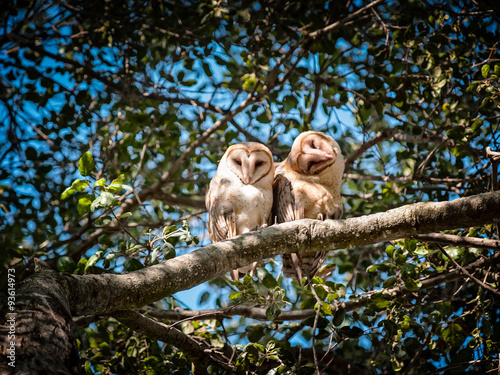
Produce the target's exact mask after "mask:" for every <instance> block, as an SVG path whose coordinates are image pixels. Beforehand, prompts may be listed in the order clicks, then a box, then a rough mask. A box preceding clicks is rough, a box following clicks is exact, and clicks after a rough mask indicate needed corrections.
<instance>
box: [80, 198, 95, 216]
mask: <svg viewBox="0 0 500 375" xmlns="http://www.w3.org/2000/svg"><path fill="white" fill-rule="evenodd" d="M91 198H93V197H91V196H90V195H86V196H84V197H81V198H80V199H78V206H77V210H78V213H79V214H80V216H83V215H85V214H88V213H89V212H90V205H91V204H92V199H91Z"/></svg>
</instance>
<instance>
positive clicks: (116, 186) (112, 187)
mask: <svg viewBox="0 0 500 375" xmlns="http://www.w3.org/2000/svg"><path fill="white" fill-rule="evenodd" d="M108 189H109V190H110V191H112V192H113V193H116V192H118V191H119V190H120V189H123V190H127V191H134V189H133V188H132V186H128V185H124V184H111V185H109V188H108Z"/></svg>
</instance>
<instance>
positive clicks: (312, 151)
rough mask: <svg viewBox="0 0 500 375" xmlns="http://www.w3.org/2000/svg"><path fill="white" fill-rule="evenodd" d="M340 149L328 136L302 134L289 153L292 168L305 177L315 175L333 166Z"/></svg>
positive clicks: (315, 133) (310, 133)
mask: <svg viewBox="0 0 500 375" xmlns="http://www.w3.org/2000/svg"><path fill="white" fill-rule="evenodd" d="M339 155H340V147H339V145H338V144H337V142H335V140H334V139H333V138H331V137H330V136H328V135H326V134H323V133H319V132H306V133H302V134H301V135H300V136H299V137H297V139H295V141H294V144H293V146H292V150H291V152H290V157H291V162H292V168H293V169H294V170H296V171H297V172H300V173H303V174H306V175H315V174H318V173H320V172H322V171H324V170H325V169H326V168H328V167H329V166H331V165H333V164H334V163H335V162H336V160H337V158H338V156H339Z"/></svg>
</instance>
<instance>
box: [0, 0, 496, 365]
mask: <svg viewBox="0 0 500 375" xmlns="http://www.w3.org/2000/svg"><path fill="white" fill-rule="evenodd" d="M488 4H489V3H487V2H483V1H479V2H477V1H468V0H464V1H455V0H454V1H425V0H415V1H387V0H375V1H372V2H364V1H347V2H342V1H335V2H333V1H326V2H325V1H316V0H312V1H308V2H301V1H260V2H254V1H246V0H243V1H234V2H233V1H232V2H227V3H226V2H221V1H203V0H201V1H157V0H153V1H148V2H142V1H119V0H109V1H98V0H91V1H74V2H71V1H68V2H65V1H56V2H51V1H48V0H42V1H9V2H7V3H6V4H5V6H4V7H3V9H2V10H1V28H0V29H1V31H0V41H1V43H0V48H1V53H0V71H1V80H2V85H1V90H0V116H1V117H2V121H1V125H0V126H1V128H2V129H3V131H2V134H1V137H2V138H1V139H0V142H1V144H3V145H4V146H3V147H2V151H1V152H0V163H1V164H0V165H1V169H0V182H1V186H0V189H1V191H2V194H1V196H0V205H1V209H2V211H3V212H2V217H3V218H2V221H1V222H0V229H1V231H2V234H1V235H0V240H1V245H2V249H4V250H3V251H2V253H1V254H0V261H1V263H2V266H3V267H2V268H7V267H14V266H15V267H16V268H17V269H18V274H20V275H24V274H27V273H29V267H30V264H31V263H29V262H28V260H29V259H30V258H32V257H37V258H41V259H43V260H46V261H47V262H48V263H49V264H50V265H51V266H53V267H54V268H56V267H57V269H58V270H60V271H65V272H70V273H75V274H89V273H97V274H99V273H103V272H111V273H127V272H133V271H135V270H138V269H141V268H143V267H148V266H151V265H153V264H156V263H162V262H165V261H167V260H168V259H170V258H173V257H175V256H177V255H179V254H183V253H186V252H190V251H192V250H193V249H195V248H198V247H200V246H202V245H205V244H208V243H209V240H208V239H207V236H206V230H205V220H206V210H205V208H204V201H203V195H204V191H205V188H206V186H207V183H208V182H209V180H210V177H212V176H213V175H214V172H215V169H216V165H217V162H218V160H219V159H220V157H221V156H222V154H223V153H224V151H225V149H226V148H227V146H228V145H229V144H233V143H236V142H241V141H259V142H262V143H265V144H267V145H268V146H269V147H270V149H271V150H272V151H273V153H274V155H275V156H276V161H279V160H283V159H284V158H285V157H286V155H287V153H288V150H289V148H290V146H291V143H292V141H293V138H294V137H296V136H297V135H298V134H299V133H300V132H302V131H305V130H309V129H314V130H319V131H324V132H326V133H328V134H330V135H332V136H333V137H334V138H335V139H336V140H337V141H338V142H339V144H340V146H341V148H342V150H343V153H344V155H345V157H346V161H347V163H346V174H345V181H344V184H343V189H342V191H343V193H344V213H345V214H344V218H347V217H356V216H361V215H366V214H371V213H376V212H383V211H387V210H388V209H391V208H395V207H399V206H403V205H406V204H410V203H416V202H422V201H424V202H425V201H447V200H453V199H456V198H458V197H465V196H469V195H474V194H480V193H484V192H488V191H492V190H496V189H498V177H497V167H498V157H497V159H496V160H495V159H494V157H493V156H491V154H490V153H489V152H487V148H488V147H489V148H491V150H497V151H498V150H499V149H500V133H499V132H498V124H499V117H500V113H499V104H500V90H499V82H500V81H499V79H500V56H499V52H498V44H499V42H498V41H499V40H500V31H499V23H498V21H499V19H498V15H497V13H495V11H494V10H492V9H490V6H489V5H488ZM448 234H449V235H453V236H454V237H452V239H453V241H457V238H458V237H460V239H462V240H463V241H462V242H461V243H460V244H459V245H457V244H449V241H451V240H450V238H448V240H449V241H448V245H441V244H438V242H443V241H444V240H443V238H444V237H439V238H438V239H437V240H433V239H429V238H420V239H419V238H407V239H402V240H400V241H395V242H393V243H380V244H374V245H370V246H364V247H359V248H350V249H345V250H338V251H334V252H332V253H330V256H329V260H328V262H327V263H326V264H327V267H326V268H325V270H324V271H323V273H322V276H323V278H315V280H314V282H313V287H312V288H311V287H305V288H303V287H300V286H298V285H297V284H296V283H291V282H290V280H285V279H283V277H282V276H281V275H280V268H279V264H280V259H279V258H277V259H272V260H270V261H269V262H268V263H267V264H266V266H265V267H261V268H259V270H258V272H257V275H256V276H255V277H254V278H253V279H251V278H250V277H245V278H244V279H243V280H242V281H241V282H234V283H233V282H230V281H229V279H228V278H226V277H222V278H218V279H215V280H212V281H210V282H209V283H206V284H204V287H203V290H202V291H201V292H200V295H199V296H196V297H195V298H194V299H196V301H195V302H196V303H195V304H194V306H193V305H190V306H191V308H203V309H207V310H209V311H208V312H207V311H205V312H204V313H205V314H207V315H203V317H202V318H199V317H196V316H194V317H190V315H189V313H188V311H187V310H189V308H188V307H187V305H186V302H185V300H184V299H183V298H186V295H184V297H176V296H173V297H170V298H166V299H164V300H161V301H158V302H157V303H156V304H155V305H154V306H148V307H146V308H145V309H143V311H142V312H144V313H147V314H149V315H150V316H153V317H156V318H157V319H166V321H168V322H169V324H171V325H173V326H174V325H175V327H177V328H180V329H181V330H182V333H184V334H185V335H188V336H190V337H194V338H195V340H198V339H199V340H201V339H203V340H204V341H203V342H204V343H206V344H207V345H208V346H209V347H210V348H211V349H213V350H219V351H221V352H223V353H225V355H226V357H224V358H226V359H228V360H227V361H226V362H225V363H221V364H220V365H219V366H217V365H216V364H214V363H212V364H211V366H210V367H209V371H210V372H211V373H221V374H222V373H224V371H236V372H237V373H244V372H245V371H249V372H257V373H269V374H277V373H287V372H288V373H294V374H310V373H314V372H315V371H317V372H324V373H327V374H334V373H346V371H347V370H346V369H347V368H348V367H349V368H350V371H352V372H353V373H374V374H378V373H392V372H396V371H402V373H404V374H426V373H429V374H430V373H436V371H438V369H441V370H439V371H449V372H450V373H451V372H453V371H458V372H464V371H468V372H477V373H484V372H486V371H489V370H492V369H496V368H498V361H499V357H498V353H499V351H500V310H499V309H500V304H499V296H498V292H497V291H496V290H497V289H498V280H499V277H500V273H499V272H500V270H499V268H498V260H496V258H495V260H491V262H490V263H485V264H487V265H488V266H486V265H485V266H484V268H481V269H470V268H467V267H468V265H469V264H471V263H472V262H474V261H478V260H484V259H486V260H488V259H489V258H491V259H493V258H492V257H493V255H494V250H497V251H498V250H499V245H498V243H497V245H496V247H495V246H493V245H491V243H490V242H488V243H486V244H485V243H479V242H477V243H475V244H474V245H472V244H471V243H470V242H467V239H469V238H470V237H477V238H480V239H481V240H484V239H486V240H487V239H492V240H497V241H498V225H494V224H492V225H484V226H480V227H472V228H459V229H457V230H455V231H450V232H449V233H448ZM199 241H200V242H199ZM20 260H23V262H20ZM457 267H459V268H460V267H463V268H462V269H466V270H468V271H467V272H470V273H473V272H475V273H474V275H475V276H474V277H475V280H479V282H480V283H478V282H476V281H474V280H473V279H471V278H468V279H467V282H459V281H457V280H452V281H446V282H442V283H440V284H437V285H432V286H428V285H430V284H426V282H427V281H428V280H434V279H437V278H438V277H440V276H441V275H443V274H445V273H446V272H447V271H449V270H451V269H455V268H457ZM2 282H4V278H3V277H2ZM487 287H489V288H487ZM397 288H400V289H401V290H404V291H405V292H404V293H399V294H391V290H392V291H393V290H395V289H397ZM143 293H147V291H143ZM365 296H369V297H370V298H369V299H367V302H366V303H365V304H363V305H362V306H358V307H356V308H354V307H353V308H352V309H351V308H346V306H354V304H352V305H349V303H350V302H353V303H354V302H355V301H357V300H358V299H360V298H361V297H365ZM192 300H193V297H191V300H190V301H189V303H191V302H192ZM341 303H345V305H341ZM233 304H235V305H237V307H235V308H234V309H232V310H231V309H226V308H225V307H227V306H229V305H233ZM247 305H249V306H251V307H252V306H257V307H260V308H264V309H265V310H264V311H265V316H264V317H263V316H261V315H256V313H255V311H254V310H252V309H246V310H245V306H247ZM214 308H223V312H221V311H218V312H215V311H213V310H212V309H214ZM311 309H313V310H311ZM243 310H245V311H246V312H244V311H243ZM291 311H293V312H297V313H298V315H297V316H298V318H292V317H291V315H287V313H290V312H291ZM301 311H302V312H308V311H313V313H312V314H301V313H300V312H301ZM169 312H171V314H170V315H169V314H168V313H169ZM165 314H166V315H165ZM183 314H184V315H183ZM77 337H78V339H79V341H80V345H79V354H80V357H81V366H82V367H83V368H85V370H86V371H87V372H88V373H92V371H94V372H96V373H107V372H111V373H151V374H153V373H168V372H169V371H170V372H171V373H176V374H184V373H186V374H188V373H190V372H191V371H195V372H196V371H200V369H199V368H198V369H196V370H192V369H191V362H192V354H190V353H186V352H183V351H181V350H179V349H178V348H176V346H175V342H170V343H169V342H161V341H158V340H154V339H151V338H149V337H147V335H144V334H141V333H139V332H136V331H134V330H131V329H130V328H127V326H125V325H123V324H121V323H119V322H118V321H117V320H116V319H115V318H114V317H94V319H92V321H90V322H89V321H88V320H85V319H83V318H81V319H79V320H78V328H77ZM231 345H232V346H233V347H232V348H233V349H234V350H235V351H234V352H233V353H232V354H229V355H227V350H229V349H230V346H231ZM299 346H302V347H303V348H304V349H303V350H302V351H299V350H298V347H299ZM208 355H209V354H207V356H208ZM231 355H232V357H231ZM229 358H230V360H229ZM447 373H448V372H447Z"/></svg>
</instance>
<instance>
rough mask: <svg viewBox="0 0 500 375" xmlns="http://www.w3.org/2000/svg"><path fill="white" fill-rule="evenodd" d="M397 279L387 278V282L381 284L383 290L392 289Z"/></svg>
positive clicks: (393, 277)
mask: <svg viewBox="0 0 500 375" xmlns="http://www.w3.org/2000/svg"><path fill="white" fill-rule="evenodd" d="M397 280H398V279H397V278H396V277H395V276H392V277H389V278H388V279H387V280H384V283H383V287H384V288H390V287H392V286H393V285H394V284H396V281H397Z"/></svg>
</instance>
